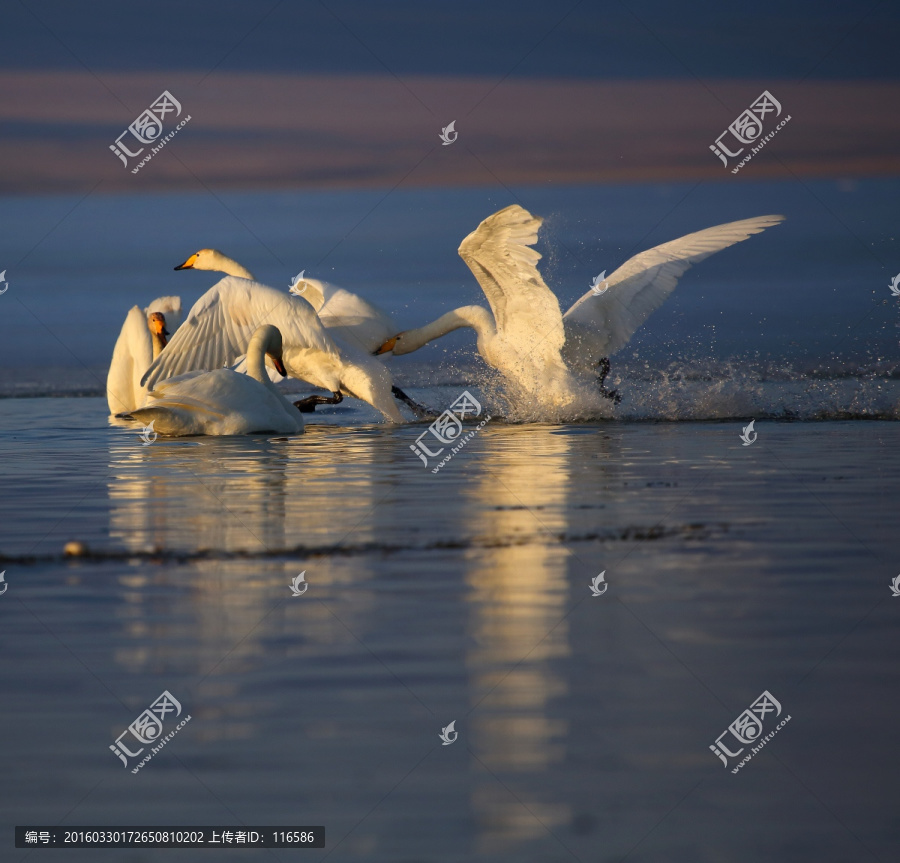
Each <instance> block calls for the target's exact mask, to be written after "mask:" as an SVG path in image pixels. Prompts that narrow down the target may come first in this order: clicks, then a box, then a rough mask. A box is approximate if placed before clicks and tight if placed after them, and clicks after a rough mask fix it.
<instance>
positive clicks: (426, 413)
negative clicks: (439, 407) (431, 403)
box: [391, 386, 437, 420]
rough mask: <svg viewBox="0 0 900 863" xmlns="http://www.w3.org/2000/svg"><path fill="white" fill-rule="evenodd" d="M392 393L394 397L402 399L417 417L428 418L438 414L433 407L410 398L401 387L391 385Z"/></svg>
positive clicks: (420, 418)
mask: <svg viewBox="0 0 900 863" xmlns="http://www.w3.org/2000/svg"><path fill="white" fill-rule="evenodd" d="M391 393H393V396H394V398H396V399H400V401H401V402H403V404H405V405H407V406H408V407H409V409H410V410H411V411H412V412H413V413H414V414H415V417H416V419H419V420H426V419H431V417H434V416H437V414H435V412H434V411H433V410H431V408H428V407H425V405H420V404H419V403H418V402H417V401H416V400H415V399H413V398H410V397H409V396H408V395H407V394H406V393H405V392H403V390H401V389H400V387H397V386H393V387H391Z"/></svg>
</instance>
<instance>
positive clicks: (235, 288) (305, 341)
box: [141, 276, 404, 423]
mask: <svg viewBox="0 0 900 863" xmlns="http://www.w3.org/2000/svg"><path fill="white" fill-rule="evenodd" d="M263 324H271V325H272V326H275V327H277V328H278V330H279V332H280V333H281V337H282V342H283V351H282V360H283V362H284V367H285V369H286V370H287V373H288V374H289V375H290V376H291V377H293V378H299V379H300V380H304V381H307V382H308V383H310V384H312V385H313V386H317V387H321V388H322V389H325V390H328V391H329V392H331V393H332V394H333V395H332V397H330V398H325V397H323V396H312V397H310V398H311V399H313V400H315V401H316V402H317V403H323V402H328V403H330V404H337V403H338V402H340V401H341V400H342V399H343V397H344V396H351V397H353V398H358V399H362V400H363V401H366V402H368V403H369V404H370V405H372V406H373V407H374V408H376V409H377V410H378V411H380V413H381V414H382V415H383V416H384V417H385V419H387V420H388V421H390V422H394V423H402V422H404V420H403V416H402V414H401V413H400V411H399V410H398V409H397V405H396V404H395V402H394V398H393V395H392V394H391V376H390V374H389V372H388V370H387V369H386V368H385V367H384V364H383V363H381V362H379V361H378V360H376V359H374V358H373V357H372V356H371V355H369V354H368V353H366V352H365V351H363V350H360V349H358V348H355V347H353V346H352V345H348V344H340V343H339V342H338V341H336V340H335V339H333V338H332V337H331V336H330V335H329V334H328V332H326V330H325V328H324V327H323V326H322V322H321V321H320V320H319V317H318V315H317V314H316V312H315V310H314V309H313V308H312V306H310V304H309V303H307V302H306V301H305V300H301V299H300V298H299V297H295V296H292V295H291V294H288V293H285V292H283V291H278V290H276V289H275V288H270V287H268V286H267V285H263V284H260V283H259V282H254V281H251V280H250V279H246V278H240V277H236V276H227V277H226V278H224V279H222V280H221V281H219V282H217V283H216V284H215V285H213V287H212V288H210V289H209V290H208V291H207V292H206V293H205V294H204V295H203V296H202V297H200V299H199V300H197V302H196V303H195V304H194V306H193V308H192V309H191V311H190V313H189V314H188V317H187V320H186V321H185V322H184V323H183V324H182V325H181V327H179V329H178V331H177V332H176V333H175V335H174V336H173V337H172V339H171V340H170V341H169V343H168V345H166V347H165V349H164V350H163V351H162V352H161V353H160V355H159V356H158V357H157V358H156V359H155V360H154V362H153V364H152V365H151V366H150V368H149V370H148V371H147V373H146V374H145V375H144V377H143V379H142V380H141V384H142V385H143V386H147V387H153V386H155V385H156V384H157V382H159V381H163V380H166V379H168V378H171V377H174V376H176V375H181V374H184V373H185V372H191V371H212V370H214V369H219V368H222V366H226V365H231V364H233V363H236V362H238V360H239V359H240V358H241V357H242V356H243V355H244V353H245V351H246V349H247V345H248V344H249V342H250V339H251V338H252V336H253V334H254V332H255V331H256V330H257V328H258V327H260V326H262V325H263ZM309 403H310V399H304V400H302V401H301V402H298V403H296V404H297V407H300V408H301V409H303V408H308V407H309V406H310V405H309Z"/></svg>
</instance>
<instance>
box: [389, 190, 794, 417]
mask: <svg viewBox="0 0 900 863" xmlns="http://www.w3.org/2000/svg"><path fill="white" fill-rule="evenodd" d="M783 218H784V217H783V216H757V217H755V218H752V219H742V220H741V221H737V222H729V223H727V224H724V225H716V226H715V227H713V228H707V229H705V230H703V231H697V232H696V233H693V234H687V235H686V236H684V237H680V238H679V239H677V240H672V241H671V242H668V243H663V244H662V245H660V246H656V247H655V248H652V249H649V250H647V251H645V252H641V253H640V254H639V255H635V256H634V257H633V258H631V259H630V260H628V261H626V262H625V263H624V264H622V266H621V267H619V268H618V269H617V270H616V271H615V272H614V273H612V275H610V276H609V277H608V278H606V279H604V280H601V281H600V282H599V283H598V284H597V285H596V286H595V287H592V289H591V290H590V291H588V292H587V293H586V294H584V296H582V297H581V298H580V299H579V300H578V301H577V302H576V303H575V304H574V305H573V306H572V307H571V308H570V309H569V310H568V311H567V312H566V313H565V314H562V312H561V310H560V306H559V301H558V300H557V298H556V295H555V294H553V292H552V291H551V290H550V289H549V288H548V287H547V285H546V284H545V282H544V280H543V278H542V277H541V274H540V272H539V271H538V268H537V263H538V261H539V260H540V259H541V255H540V254H539V253H538V252H536V251H535V250H534V249H532V248H531V246H532V245H533V244H534V243H535V242H537V238H538V230H539V228H540V226H541V224H542V221H543V220H542V219H540V218H538V217H536V216H533V215H532V214H531V213H529V212H528V211H527V210H526V209H524V208H523V207H520V206H519V205H517V204H514V205H512V206H510V207H506V208H505V209H503V210H500V211H499V212H497V213H494V214H493V215H492V216H488V218H486V219H485V220H484V221H483V222H482V223H481V224H480V225H479V226H478V228H477V229H476V230H475V231H473V232H472V233H471V234H469V236H467V237H466V238H465V239H464V240H463V242H462V244H461V245H460V247H459V254H460V256H461V257H462V259H463V260H464V261H465V262H466V264H468V266H469V269H470V270H471V271H472V273H473V274H474V275H475V278H476V279H477V280H478V283H479V285H481V288H482V290H483V291H484V294H485V296H486V297H487V300H488V303H489V304H490V307H491V309H490V311H488V309H485V308H483V307H482V306H463V307H461V308H458V309H454V310H453V311H451V312H447V313H446V314H444V315H442V316H441V317H440V318H438V319H437V320H435V321H432V322H431V323H429V324H426V325H425V326H423V327H419V328H417V329H414V330H406V331H405V332H401V333H398V334H397V335H396V336H394V337H392V338H390V339H388V340H387V341H386V342H385V343H384V344H383V345H382V346H381V347H380V348H379V349H378V351H377V352H378V353H386V352H388V351H393V353H394V354H395V355H400V354H407V353H410V352H412V351H415V350H418V349H419V348H421V347H422V346H423V345H426V344H427V343H428V342H430V341H432V340H433V339H436V338H439V337H440V336H443V335H446V334H447V333H449V332H452V331H453V330H456V329H459V328H460V327H470V328H471V329H474V330H475V333H476V338H477V345H478V352H479V353H480V354H481V356H482V357H483V358H484V360H485V362H487V363H488V365H490V366H492V367H493V368H495V369H497V370H498V371H499V372H500V373H501V374H502V375H503V376H504V378H506V380H507V381H508V382H511V383H513V384H514V385H515V386H516V387H517V388H518V389H519V390H520V391H524V392H526V393H528V394H531V395H534V396H537V397H538V398H540V399H541V401H543V402H545V403H546V402H552V403H553V404H555V405H561V404H568V403H571V402H572V401H574V400H576V399H577V398H578V397H579V394H581V393H583V391H584V382H585V379H586V378H590V377H593V376H596V375H598V373H599V377H600V392H601V394H602V395H604V396H605V397H606V398H609V399H611V400H613V401H618V400H619V397H618V394H617V393H616V392H614V391H609V390H607V389H606V387H605V385H604V381H605V378H606V374H607V373H608V371H609V359H608V358H609V356H610V355H611V354H614V353H615V352H616V351H618V350H619V349H620V348H622V347H623V346H624V345H625V344H626V343H627V342H628V340H629V339H630V338H631V337H632V335H634V333H635V331H636V330H637V329H638V327H640V326H641V324H643V323H644V321H646V320H647V318H648V317H649V316H650V315H651V314H652V313H653V312H654V311H655V310H656V309H657V308H659V307H660V306H661V305H662V304H663V302H664V301H665V300H666V298H667V297H668V296H669V295H670V294H671V293H672V291H673V290H674V289H675V286H676V284H677V283H678V279H679V278H680V277H681V276H682V275H683V274H684V272H685V271H686V270H688V269H689V268H690V267H691V266H692V265H693V264H695V263H697V262H699V261H702V260H703V259H704V258H707V257H709V256H710V255H712V254H714V253H715V252H718V251H720V250H721V249H725V248H727V247H728V246H732V245H734V244H735V243H739V242H741V241H743V240H746V239H747V238H748V237H750V236H752V235H753V234H758V233H760V232H761V231H763V230H765V229H766V228H768V227H771V226H772V225H777V224H778V223H779V222H781V221H782V220H783Z"/></svg>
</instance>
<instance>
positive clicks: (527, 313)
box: [459, 204, 565, 359]
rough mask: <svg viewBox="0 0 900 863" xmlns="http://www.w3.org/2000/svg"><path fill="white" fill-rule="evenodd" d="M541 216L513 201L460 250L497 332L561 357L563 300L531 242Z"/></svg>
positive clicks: (520, 344) (516, 345) (523, 348)
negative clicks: (539, 265)
mask: <svg viewBox="0 0 900 863" xmlns="http://www.w3.org/2000/svg"><path fill="white" fill-rule="evenodd" d="M542 222H543V220H542V219H540V218H538V217H536V216H533V215H531V213H529V212H528V210H526V209H525V208H524V207H520V206H519V205H518V204H513V205H512V206H510V207H506V208H505V209H503V210H500V211H499V212H497V213H494V214H493V215H492V216H488V217H487V218H486V219H485V220H484V221H483V222H482V223H481V224H480V225H479V226H478V227H477V228H476V229H475V230H474V231H473V232H472V233H471V234H469V236H468V237H466V238H465V239H464V240H463V241H462V243H461V245H460V247H459V255H460V257H461V258H462V259H463V260H464V261H465V262H466V264H468V266H469V269H470V270H471V271H472V273H473V274H474V275H475V278H476V279H477V280H478V284H479V285H481V289H482V290H483V291H484V295H485V296H486V297H487V300H488V302H489V303H490V305H491V310H492V311H493V313H494V320H495V321H496V325H497V333H498V335H500V336H501V337H502V338H503V339H504V341H505V342H506V343H507V344H509V345H510V346H512V347H514V348H516V349H517V350H519V351H523V352H526V353H531V352H533V351H536V352H537V353H539V354H541V355H543V356H545V357H549V358H553V355H554V354H556V355H557V356H556V359H558V353H559V350H560V348H562V346H563V342H564V340H565V334H564V330H563V326H562V315H561V313H560V309H559V301H558V300H557V299H556V296H555V295H554V294H553V292H552V291H551V290H550V289H549V288H548V287H547V285H546V284H545V283H544V280H543V279H542V278H541V274H540V273H539V272H538V269H537V263H538V261H539V260H540V259H541V255H540V253H538V252H536V251H535V250H534V249H532V248H530V247H531V246H532V245H533V244H534V243H536V242H537V238H538V229H539V228H540V226H541V224H542Z"/></svg>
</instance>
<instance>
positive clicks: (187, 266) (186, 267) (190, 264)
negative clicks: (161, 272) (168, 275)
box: [175, 252, 197, 270]
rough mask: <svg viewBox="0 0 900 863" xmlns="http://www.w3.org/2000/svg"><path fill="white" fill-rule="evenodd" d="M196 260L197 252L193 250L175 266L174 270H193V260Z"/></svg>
mask: <svg viewBox="0 0 900 863" xmlns="http://www.w3.org/2000/svg"><path fill="white" fill-rule="evenodd" d="M196 260H197V253H196V252H195V253H194V254H193V255H191V256H190V257H189V258H188V259H187V260H186V261H185V262H184V263H183V264H179V265H178V266H177V267H175V269H176V270H193V269H194V262H195V261H196Z"/></svg>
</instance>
